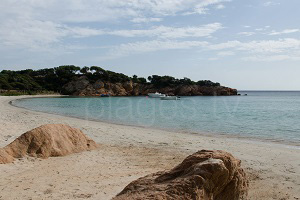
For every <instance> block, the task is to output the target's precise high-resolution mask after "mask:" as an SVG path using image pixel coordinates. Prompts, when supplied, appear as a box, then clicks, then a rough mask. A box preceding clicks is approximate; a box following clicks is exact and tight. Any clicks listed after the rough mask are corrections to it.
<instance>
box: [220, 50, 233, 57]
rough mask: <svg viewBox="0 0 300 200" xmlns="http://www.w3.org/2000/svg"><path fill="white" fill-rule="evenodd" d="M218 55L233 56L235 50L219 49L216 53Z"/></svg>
mask: <svg viewBox="0 0 300 200" xmlns="http://www.w3.org/2000/svg"><path fill="white" fill-rule="evenodd" d="M217 55H218V56H234V55H235V52H233V51H220V52H218V53H217Z"/></svg>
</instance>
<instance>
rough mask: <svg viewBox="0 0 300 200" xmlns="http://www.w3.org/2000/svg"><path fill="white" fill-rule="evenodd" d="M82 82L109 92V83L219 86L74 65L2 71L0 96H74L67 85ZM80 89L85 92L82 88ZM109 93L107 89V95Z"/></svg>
mask: <svg viewBox="0 0 300 200" xmlns="http://www.w3.org/2000/svg"><path fill="white" fill-rule="evenodd" d="M82 80H84V81H85V83H87V82H88V83H89V84H91V85H93V84H96V83H99V81H100V82H101V84H102V85H105V83H108V84H109V86H107V87H108V89H109V88H110V87H111V86H112V84H124V83H130V84H131V87H133V86H132V84H133V85H135V86H137V85H138V86H139V88H147V90H149V89H153V90H161V89H164V88H178V87H181V86H191V87H192V86H193V87H195V86H196V87H221V85H220V83H215V82H212V81H210V80H200V81H193V80H191V79H189V78H182V79H177V78H175V77H172V76H159V75H152V76H149V77H148V78H147V79H146V78H144V77H138V76H137V75H133V76H132V77H130V76H127V75H125V74H122V73H117V72H113V71H109V70H105V69H103V68H101V67H98V66H91V67H87V66H85V67H82V68H81V67H78V66H74V65H63V66H59V67H54V68H45V69H39V70H32V69H26V70H19V71H13V70H2V71H1V72H0V90H4V91H5V92H4V93H3V92H2V94H7V95H10V94H12V95H18V94H20V93H21V94H36V93H39V91H43V93H47V92H46V91H53V92H57V93H60V94H73V93H74V92H75V91H70V90H68V89H67V88H70V87H67V86H70V83H76V82H80V81H81V82H82ZM77 85H78V84H77ZM98 85H99V84H98ZM85 87H88V84H85ZM79 88H81V89H84V88H82V87H79ZM75 89H76V88H75ZM99 89H100V88H99ZM11 91H13V92H11ZM20 91H21V92H20ZM77 92H78V91H77ZM108 92H109V91H108V90H107V91H106V93H108ZM102 93H103V91H102ZM173 93H174V92H173ZM122 94H123V93H121V94H120V96H121V95H122ZM130 94H131V93H126V95H130ZM140 94H143V92H141V91H139V92H136V93H135V95H140ZM116 95H118V94H116ZM195 95H197V94H195Z"/></svg>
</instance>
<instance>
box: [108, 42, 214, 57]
mask: <svg viewBox="0 0 300 200" xmlns="http://www.w3.org/2000/svg"><path fill="white" fill-rule="evenodd" d="M208 44H209V43H208V42H201V41H174V40H167V41H161V40H152V41H143V42H133V43H127V44H121V45H117V46H115V47H113V48H112V49H111V50H110V51H109V53H108V55H106V56H105V57H103V58H102V59H114V58H118V57H123V56H128V55H132V54H141V53H146V52H154V51H163V50H178V49H191V48H195V47H205V46H207V45H208Z"/></svg>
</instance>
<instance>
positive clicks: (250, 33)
mask: <svg viewBox="0 0 300 200" xmlns="http://www.w3.org/2000/svg"><path fill="white" fill-rule="evenodd" d="M254 34H255V32H240V33H238V35H243V36H251V35H254Z"/></svg>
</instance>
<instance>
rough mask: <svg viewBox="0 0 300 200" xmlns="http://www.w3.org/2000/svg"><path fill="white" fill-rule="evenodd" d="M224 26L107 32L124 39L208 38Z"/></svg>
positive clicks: (165, 27)
mask: <svg viewBox="0 0 300 200" xmlns="http://www.w3.org/2000/svg"><path fill="white" fill-rule="evenodd" d="M222 28H223V27H222V24H220V23H213V24H206V25H203V26H199V27H179V28H177V27H167V26H157V27H152V28H151V29H144V30H117V31H107V32H106V33H105V34H107V35H115V36H122V37H159V38H169V39H170V38H186V37H206V36H210V35H211V34H212V33H214V32H216V31H218V30H220V29H222Z"/></svg>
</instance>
